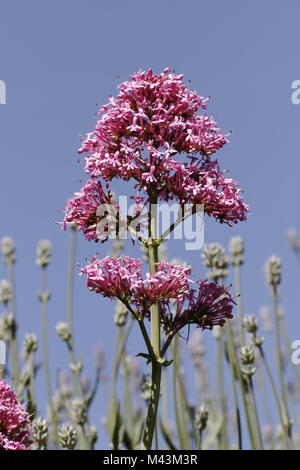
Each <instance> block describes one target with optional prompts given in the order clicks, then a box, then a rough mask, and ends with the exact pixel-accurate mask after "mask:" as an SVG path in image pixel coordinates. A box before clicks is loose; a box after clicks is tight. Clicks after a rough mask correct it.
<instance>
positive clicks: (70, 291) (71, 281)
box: [67, 227, 77, 396]
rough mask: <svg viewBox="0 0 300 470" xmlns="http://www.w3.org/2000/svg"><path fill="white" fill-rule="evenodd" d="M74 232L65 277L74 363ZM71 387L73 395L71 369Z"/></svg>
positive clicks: (73, 385) (73, 375)
mask: <svg viewBox="0 0 300 470" xmlns="http://www.w3.org/2000/svg"><path fill="white" fill-rule="evenodd" d="M76 232H77V230H76V229H75V228H73V227H72V228H71V243H70V253H69V267H68V278H67V319H68V325H69V328H70V331H71V337H72V347H71V348H70V361H71V363H72V362H74V363H75V358H74V334H73V285H74V265H75V253H76ZM71 378H72V388H73V394H74V396H76V395H77V384H76V374H75V372H74V371H73V370H72V371H71Z"/></svg>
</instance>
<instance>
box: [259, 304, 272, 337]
mask: <svg viewBox="0 0 300 470" xmlns="http://www.w3.org/2000/svg"><path fill="white" fill-rule="evenodd" d="M260 316H261V319H262V322H263V327H264V330H265V331H266V332H267V333H270V332H271V331H272V329H273V325H272V314H271V311H270V309H269V307H262V308H261V309H260Z"/></svg>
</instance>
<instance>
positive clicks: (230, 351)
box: [223, 321, 254, 450]
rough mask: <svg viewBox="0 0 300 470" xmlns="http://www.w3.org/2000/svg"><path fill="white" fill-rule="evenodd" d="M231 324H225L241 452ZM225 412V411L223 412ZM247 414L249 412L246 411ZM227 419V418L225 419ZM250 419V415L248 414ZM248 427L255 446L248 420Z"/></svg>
mask: <svg viewBox="0 0 300 470" xmlns="http://www.w3.org/2000/svg"><path fill="white" fill-rule="evenodd" d="M230 326H231V325H230V324H229V323H228V322H227V321H226V323H225V333H226V344H227V352H228V359H229V366H230V373H231V381H232V388H233V397H234V404H235V415H236V426H237V434H238V446H239V450H242V428H241V415H240V408H239V400H238V394H237V387H236V382H235V361H234V352H233V349H234V344H233V337H232V334H231V330H230ZM223 411H224V410H223ZM246 414H247V411H246ZM223 418H225V419H226V416H225V417H223ZM247 418H248V414H247ZM248 427H249V433H250V438H251V441H252V443H253V444H254V441H253V438H252V434H253V433H252V431H251V429H252V427H251V424H250V423H249V419H248Z"/></svg>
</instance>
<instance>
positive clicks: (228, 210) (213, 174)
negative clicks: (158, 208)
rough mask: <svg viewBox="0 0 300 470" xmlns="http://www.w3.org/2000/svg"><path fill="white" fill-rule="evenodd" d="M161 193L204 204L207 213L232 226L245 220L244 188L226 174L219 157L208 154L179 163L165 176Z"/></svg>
mask: <svg viewBox="0 0 300 470" xmlns="http://www.w3.org/2000/svg"><path fill="white" fill-rule="evenodd" d="M165 187H166V189H165V190H164V191H163V193H162V195H161V197H162V198H164V199H173V198H174V197H177V198H178V199H179V201H180V203H181V204H186V203H192V204H204V210H205V213H206V214H207V215H209V216H213V217H215V218H216V219H217V220H219V221H220V222H221V223H222V222H224V223H226V224H228V225H230V226H232V224H235V223H237V222H238V221H243V220H246V214H247V212H249V206H248V205H247V204H244V202H243V198H242V196H241V193H242V190H241V188H239V187H238V184H237V183H236V182H235V181H234V180H233V179H231V178H225V176H224V173H223V172H221V171H220V169H219V165H218V162H217V160H214V161H212V160H210V159H209V158H208V157H206V158H204V159H201V160H198V161H196V159H192V161H191V162H189V163H185V164H182V165H180V164H179V163H178V164H177V169H176V172H175V173H174V174H170V175H169V176H168V177H167V179H166V185H165Z"/></svg>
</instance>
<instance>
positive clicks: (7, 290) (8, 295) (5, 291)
mask: <svg viewBox="0 0 300 470" xmlns="http://www.w3.org/2000/svg"><path fill="white" fill-rule="evenodd" d="M12 297H13V290H12V285H11V283H10V282H9V281H7V280H6V279H2V281H1V282H0V301H1V302H3V303H4V305H6V304H8V302H10V301H11V300H12Z"/></svg>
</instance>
